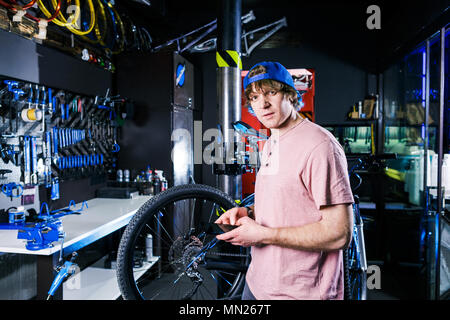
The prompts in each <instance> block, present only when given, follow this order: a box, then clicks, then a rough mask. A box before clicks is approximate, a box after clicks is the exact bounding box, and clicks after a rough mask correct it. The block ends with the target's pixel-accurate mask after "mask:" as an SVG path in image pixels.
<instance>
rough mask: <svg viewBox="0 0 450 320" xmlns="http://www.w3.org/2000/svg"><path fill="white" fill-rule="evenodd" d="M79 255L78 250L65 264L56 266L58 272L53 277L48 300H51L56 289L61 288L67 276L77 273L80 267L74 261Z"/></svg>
mask: <svg viewBox="0 0 450 320" xmlns="http://www.w3.org/2000/svg"><path fill="white" fill-rule="evenodd" d="M77 255H78V254H77V253H76V252H74V253H72V257H71V258H70V260H69V261H65V262H64V264H62V265H59V266H58V267H56V268H55V270H56V271H57V272H58V273H57V274H56V276H55V278H54V279H53V282H52V285H51V286H50V290H49V291H48V297H47V300H49V299H50V297H52V296H53V295H54V294H55V291H56V290H57V289H58V288H59V286H60V285H61V283H62V282H63V281H64V279H65V278H67V277H70V276H71V275H73V274H75V272H76V271H77V270H78V269H79V268H78V265H77V264H75V263H74V261H75V259H76V257H77Z"/></svg>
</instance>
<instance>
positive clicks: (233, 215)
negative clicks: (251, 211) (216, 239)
mask: <svg viewBox="0 0 450 320" xmlns="http://www.w3.org/2000/svg"><path fill="white" fill-rule="evenodd" d="M237 215H238V211H237V210H234V211H232V212H231V214H230V224H231V225H235V224H236V220H237Z"/></svg>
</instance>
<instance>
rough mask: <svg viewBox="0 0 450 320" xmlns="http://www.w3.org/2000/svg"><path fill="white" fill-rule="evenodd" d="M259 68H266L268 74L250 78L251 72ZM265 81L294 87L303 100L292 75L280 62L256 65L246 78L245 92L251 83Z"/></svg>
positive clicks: (266, 62) (264, 62) (265, 62)
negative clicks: (274, 81) (273, 81)
mask: <svg viewBox="0 0 450 320" xmlns="http://www.w3.org/2000/svg"><path fill="white" fill-rule="evenodd" d="M257 66H263V67H265V68H266V72H265V73H260V74H257V75H254V76H253V77H249V74H250V71H252V70H253V69H254V68H256V67H257ZM264 79H270V80H276V81H278V82H282V83H284V84H286V85H288V86H290V87H292V88H293V89H294V90H295V91H296V92H297V96H298V97H299V98H301V95H300V92H298V90H297V89H295V85H294V80H293V79H292V76H291V74H290V73H289V71H287V69H286V68H285V67H284V66H283V65H282V64H280V63H278V62H270V61H263V62H260V63H257V64H255V65H254V66H253V67H252V68H251V69H250V70H249V72H248V73H247V75H246V76H245V78H244V83H243V84H244V90H245V89H247V87H248V86H249V85H250V84H251V83H253V82H256V81H259V80H264Z"/></svg>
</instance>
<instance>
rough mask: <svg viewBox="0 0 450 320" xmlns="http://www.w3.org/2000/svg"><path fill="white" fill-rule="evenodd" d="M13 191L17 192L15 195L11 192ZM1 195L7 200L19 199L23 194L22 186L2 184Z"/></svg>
mask: <svg viewBox="0 0 450 320" xmlns="http://www.w3.org/2000/svg"><path fill="white" fill-rule="evenodd" d="M14 190H17V193H16V194H15V195H14V192H13V191H14ZM2 193H3V194H4V195H5V196H7V197H9V198H19V197H20V196H22V194H23V186H22V185H21V184H17V183H15V182H11V183H8V184H4V185H3V186H2Z"/></svg>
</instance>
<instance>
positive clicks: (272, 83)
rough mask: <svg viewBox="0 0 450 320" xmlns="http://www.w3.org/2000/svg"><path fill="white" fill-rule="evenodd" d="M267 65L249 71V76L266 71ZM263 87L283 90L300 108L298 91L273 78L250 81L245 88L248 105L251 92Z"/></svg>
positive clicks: (296, 106)
mask: <svg viewBox="0 0 450 320" xmlns="http://www.w3.org/2000/svg"><path fill="white" fill-rule="evenodd" d="M266 72H267V70H266V67H264V66H262V65H258V66H256V67H255V68H253V69H252V70H250V72H249V77H254V76H256V75H258V74H262V73H266ZM263 88H269V89H273V90H276V91H278V92H281V93H282V94H283V95H284V96H285V97H287V98H288V99H289V101H290V102H291V103H292V105H293V106H294V107H295V109H296V111H298V108H299V101H298V96H297V92H296V91H295V90H294V88H292V87H291V86H288V85H287V84H284V83H282V82H279V81H276V80H272V79H263V80H258V81H255V82H252V83H250V85H249V86H247V88H245V91H244V95H245V98H246V99H247V105H250V94H251V93H252V92H258V91H260V90H262V89H263Z"/></svg>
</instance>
